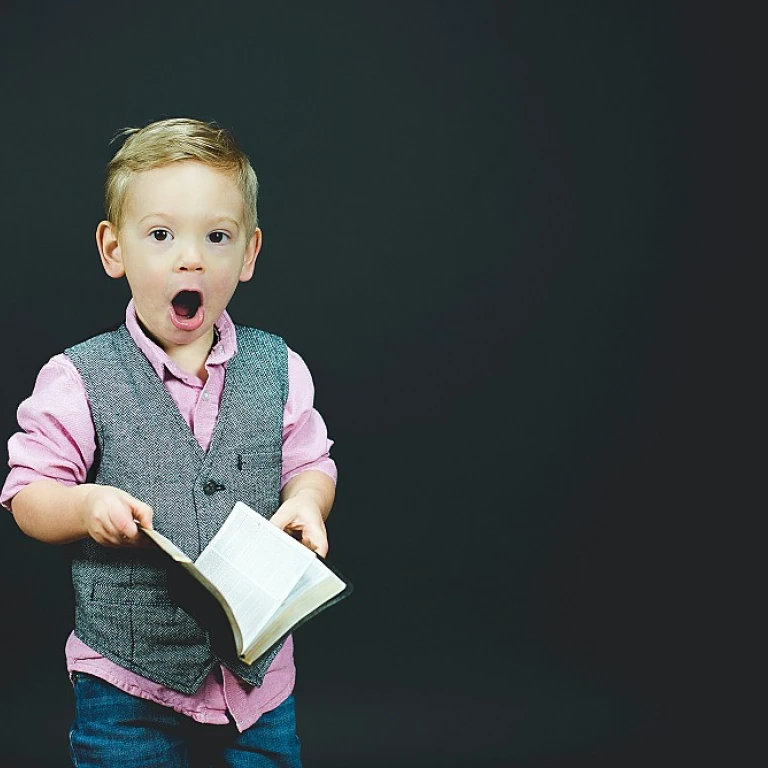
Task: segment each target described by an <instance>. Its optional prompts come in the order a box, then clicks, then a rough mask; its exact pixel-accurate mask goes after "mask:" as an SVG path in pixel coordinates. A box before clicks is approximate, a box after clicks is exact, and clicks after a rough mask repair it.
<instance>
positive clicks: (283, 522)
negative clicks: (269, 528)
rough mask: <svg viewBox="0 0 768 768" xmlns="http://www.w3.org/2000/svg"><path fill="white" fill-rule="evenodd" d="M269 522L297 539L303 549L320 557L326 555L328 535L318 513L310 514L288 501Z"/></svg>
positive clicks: (305, 509)
mask: <svg viewBox="0 0 768 768" xmlns="http://www.w3.org/2000/svg"><path fill="white" fill-rule="evenodd" d="M270 522H272V523H273V524H274V525H276V526H277V527H278V528H281V529H282V530H284V531H285V532H286V533H288V534H290V535H291V536H294V538H297V539H299V541H301V543H302V544H303V545H304V546H305V547H307V548H308V549H311V550H312V551H313V552H317V554H318V555H320V556H321V557H325V556H326V554H327V553H328V534H327V533H326V530H325V524H324V522H323V518H322V516H321V515H320V513H319V512H315V511H312V512H310V511H308V510H307V508H305V507H302V506H300V505H298V504H296V503H295V502H294V503H292V502H290V501H288V502H286V503H285V504H283V505H282V506H281V507H280V508H279V509H278V510H277V512H275V514H274V515H272V517H271V518H270Z"/></svg>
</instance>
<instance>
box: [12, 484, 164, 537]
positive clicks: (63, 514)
mask: <svg viewBox="0 0 768 768" xmlns="http://www.w3.org/2000/svg"><path fill="white" fill-rule="evenodd" d="M11 512H12V513H13V516H14V518H15V519H16V523H17V524H18V526H19V528H21V530H22V531H24V533H26V534H27V535H28V536H32V537H33V538H35V539H40V541H45V542H48V543H49V544H67V543H69V542H72V541H77V540H78V539H82V538H85V537H86V536H90V537H91V538H92V539H94V541H96V542H97V543H99V544H102V545H103V546H106V547H125V546H146V545H147V544H148V542H147V540H146V537H145V536H144V535H143V534H142V533H141V531H140V530H139V528H138V525H137V522H138V523H139V524H140V525H142V526H144V527H145V528H151V527H152V508H151V507H150V506H148V505H147V504H145V503H144V502H142V501H139V500H138V499H135V498H133V496H131V495H130V494H128V493H126V492H125V491H122V490H120V489H119V488H113V487H112V486H108V485H94V484H92V483H85V484H83V485H73V486H67V485H63V484H61V483H57V482H56V481H55V480H36V481H35V482H33V483H30V484H29V485H27V486H26V487H24V488H23V489H22V490H20V491H19V492H18V493H17V494H16V495H15V496H14V497H13V500H12V501H11Z"/></svg>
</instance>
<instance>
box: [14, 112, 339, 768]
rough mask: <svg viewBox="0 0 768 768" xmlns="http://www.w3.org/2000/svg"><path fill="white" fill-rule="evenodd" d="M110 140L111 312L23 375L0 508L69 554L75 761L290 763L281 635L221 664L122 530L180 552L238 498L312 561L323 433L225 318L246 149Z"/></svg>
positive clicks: (328, 469) (293, 364)
mask: <svg viewBox="0 0 768 768" xmlns="http://www.w3.org/2000/svg"><path fill="white" fill-rule="evenodd" d="M125 133H126V135H127V139H126V140H125V142H124V144H123V146H122V148H121V149H120V150H119V151H118V152H117V153H116V154H115V156H114V158H113V159H112V161H111V162H110V163H109V165H108V168H107V180H106V187H105V189H106V193H105V206H106V213H107V220H106V221H102V222H101V223H100V224H99V225H98V228H97V230H96V242H97V245H98V249H99V254H100V255H101V261H102V264H103V266H104V269H105V271H106V272H107V274H108V275H109V276H110V277H113V278H120V277H123V276H125V277H126V278H127V280H128V283H129V285H130V288H131V293H132V299H131V301H130V303H129V305H128V308H127V311H126V318H125V324H124V325H121V326H120V328H119V329H118V330H116V331H113V332H110V333H106V334H101V335H99V336H96V337H94V338H92V339H89V340H88V341H85V342H83V343H81V344H77V345H75V346H73V347H71V348H69V349H67V350H66V352H65V353H63V354H60V355H56V356H55V357H53V358H52V359H51V360H50V361H49V362H48V363H47V364H46V365H45V366H44V367H43V369H42V370H41V371H40V374H39V376H38V378H37V382H36V384H35V388H34V391H33V393H32V395H31V397H30V398H28V399H27V400H25V401H24V402H23V403H22V404H21V406H20V407H19V410H18V420H19V425H20V427H21V431H20V432H18V433H16V434H15V435H13V436H12V437H11V439H10V441H9V456H10V461H9V464H10V466H11V472H10V474H9V475H8V478H7V481H6V483H5V486H4V487H3V491H2V496H0V502H1V503H2V504H3V505H4V506H6V507H7V508H9V509H11V511H12V513H13V515H14V517H15V519H16V521H17V523H18V525H19V526H20V528H21V529H22V530H23V531H24V532H25V533H27V534H28V535H30V536H33V537H34V538H37V539H40V540H42V541H45V542H52V543H61V544H70V545H71V546H72V549H73V558H72V576H73V584H74V591H75V628H74V632H73V633H72V634H71V635H70V637H69V639H68V641H67V645H66V658H67V667H68V670H69V673H70V676H71V679H72V681H73V686H74V693H75V705H76V715H75V721H74V723H73V727H72V731H71V735H70V736H71V738H70V744H71V755H72V759H73V762H74V763H75V765H77V766H80V767H81V768H82V767H84V766H94V768H96V767H98V768H109V766H120V767H121V768H128V767H130V766H136V767H137V768H138V766H163V768H173V767H175V766H187V765H189V764H190V762H189V761H190V760H191V761H192V764H195V765H209V764H210V765H214V764H215V765H217V766H218V765H228V766H299V765H300V757H299V742H298V738H297V735H296V724H295V713H294V703H293V696H292V689H293V683H294V676H295V670H294V663H293V644H292V639H291V638H290V637H289V638H288V639H287V640H286V641H285V642H284V643H283V644H282V645H281V646H279V647H278V648H277V649H274V650H273V651H271V652H270V653H268V654H267V655H266V657H263V658H262V659H259V660H257V661H256V662H255V663H254V664H253V665H252V666H247V665H245V664H243V663H241V662H240V661H238V659H237V658H236V656H234V655H233V653H232V651H231V649H230V648H229V647H228V646H227V645H226V644H221V643H219V644H218V645H217V641H216V640H215V639H214V634H213V633H212V632H210V631H209V628H208V627H207V626H206V625H205V624H202V625H201V623H199V622H198V621H197V620H196V619H195V618H194V617H193V616H192V615H190V613H187V611H186V610H185V609H184V608H182V607H181V605H180V604H179V602H177V595H176V592H175V590H174V587H173V584H172V581H171V577H170V573H169V571H168V570H166V567H165V566H166V564H167V560H166V559H165V556H164V555H163V554H162V553H159V552H158V551H156V550H154V549H153V548H152V547H151V545H149V544H148V541H147V537H146V536H145V535H144V534H143V533H142V532H141V531H140V529H139V526H145V527H155V528H156V529H157V530H159V531H160V532H161V533H164V534H165V535H166V536H168V537H169V538H171V539H172V540H173V541H174V542H175V543H176V544H177V545H178V546H179V547H181V548H182V549H183V550H184V551H186V552H187V554H188V555H190V556H191V557H192V558H193V559H194V558H195V557H196V556H197V555H198V554H199V552H200V551H201V550H202V549H203V548H204V547H205V545H206V544H207V543H208V541H209V540H210V539H211V538H212V536H213V535H214V534H215V532H216V531H217V529H218V528H219V526H220V525H221V523H222V522H223V521H224V519H225V518H226V516H227V514H228V513H229V511H230V510H231V508H232V506H233V505H234V503H235V502H236V501H238V500H240V501H244V502H245V503H247V504H248V505H249V506H252V507H253V508H254V509H256V510H258V511H259V512H260V513H261V514H263V515H265V516H267V517H270V518H271V520H272V522H273V523H274V524H275V525H278V526H279V527H281V528H283V529H285V530H288V531H289V532H292V533H293V534H294V535H295V536H297V537H298V538H300V539H301V541H302V542H303V543H304V544H305V545H306V546H308V547H310V548H311V549H313V550H316V551H317V552H318V553H319V554H321V555H325V554H326V553H327V550H328V542H327V537H326V530H325V519H326V518H327V516H328V513H329V512H330V509H331V505H332V503H333V499H334V493H335V480H336V467H335V464H334V462H333V461H332V459H331V458H330V457H329V450H330V447H331V441H329V440H328V437H327V432H326V428H325V424H324V422H323V420H322V418H321V417H320V415H319V414H318V413H317V411H316V410H315V409H314V407H313V386H312V380H311V378H310V374H309V371H308V370H307V367H306V365H305V364H304V363H303V361H302V360H301V358H300V357H299V356H298V355H296V354H295V353H294V352H292V351H291V350H289V349H288V348H287V347H286V345H285V343H284V342H283V340H282V339H280V338H278V337H276V336H273V335H271V334H267V333H264V332H262V331H258V330H256V329H253V328H247V327H243V326H236V325H235V324H234V323H233V322H232V320H231V319H230V317H229V315H228V314H227V312H226V307H227V304H228V303H229V300H230V298H231V297H232V295H233V293H234V291H235V288H236V287H237V284H238V282H241V281H247V280H250V278H251V276H252V275H253V270H254V264H255V261H256V257H257V255H258V253H259V249H260V248H261V231H260V229H259V228H258V226H257V215H256V195H257V180H256V175H255V173H254V172H253V169H252V167H251V165H250V162H249V160H248V158H247V157H246V156H245V155H244V154H243V152H242V151H241V150H240V148H239V147H238V146H237V144H236V143H235V141H234V139H233V137H232V136H231V135H230V134H229V133H228V132H227V131H225V130H222V129H220V128H218V127H217V126H215V125H213V124H209V123H203V122H199V121H195V120H188V119H170V120H162V121H159V122H156V123H152V124H150V125H147V126H146V127H144V128H142V129H138V130H128V131H126V132H125ZM193 613H194V611H193Z"/></svg>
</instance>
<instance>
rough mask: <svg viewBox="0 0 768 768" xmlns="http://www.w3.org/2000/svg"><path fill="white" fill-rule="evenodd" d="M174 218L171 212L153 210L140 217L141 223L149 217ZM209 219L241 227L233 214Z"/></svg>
mask: <svg viewBox="0 0 768 768" xmlns="http://www.w3.org/2000/svg"><path fill="white" fill-rule="evenodd" d="M155 218H157V219H173V218H174V217H173V216H172V215H171V214H170V213H163V211H153V212H152V213H148V214H147V215H146V216H142V217H141V218H140V219H139V224H141V223H143V222H144V221H146V220H147V219H155ZM209 221H211V222H216V223H219V222H221V223H224V222H228V223H229V224H234V226H235V227H237V228H238V229H239V228H240V222H239V221H238V220H237V219H233V218H232V217H231V216H224V215H221V216H217V215H214V216H211V217H209Z"/></svg>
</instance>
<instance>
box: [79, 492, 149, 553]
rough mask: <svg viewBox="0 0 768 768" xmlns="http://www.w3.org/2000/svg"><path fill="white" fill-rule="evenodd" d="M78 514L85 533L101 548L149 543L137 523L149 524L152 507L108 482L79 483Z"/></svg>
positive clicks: (145, 545) (145, 544)
mask: <svg viewBox="0 0 768 768" xmlns="http://www.w3.org/2000/svg"><path fill="white" fill-rule="evenodd" d="M80 489H81V492H82V494H83V496H82V500H81V514H82V520H83V525H84V527H85V529H86V531H87V532H88V535H89V536H90V537H91V538H92V539H93V540H94V541H95V542H97V543H98V544H101V545H103V546H105V547H147V546H152V543H151V542H150V540H149V539H148V538H147V537H146V536H144V534H143V533H142V532H141V530H140V529H139V525H141V526H143V527H144V528H151V527H152V507H150V506H149V505H148V504H145V503H144V502H143V501H139V500H138V499H135V498H134V497H133V496H131V495H130V494H129V493H126V492H125V491H122V490H120V489H119V488H114V487H113V486H110V485H82V486H80Z"/></svg>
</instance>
